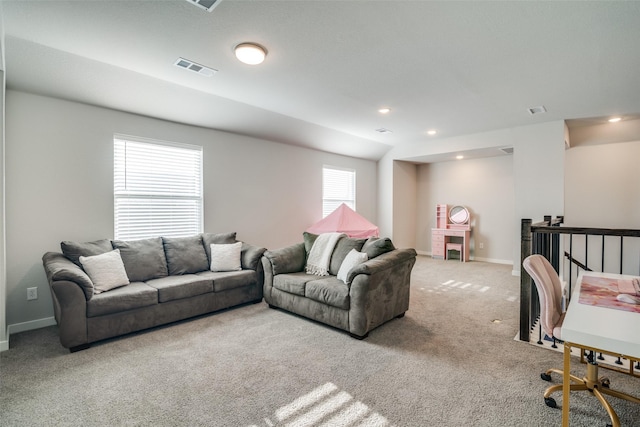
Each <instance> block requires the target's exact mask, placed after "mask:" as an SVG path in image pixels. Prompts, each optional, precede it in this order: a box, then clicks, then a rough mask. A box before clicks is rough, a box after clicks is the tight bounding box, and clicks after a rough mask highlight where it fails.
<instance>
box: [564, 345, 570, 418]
mask: <svg viewBox="0 0 640 427" xmlns="http://www.w3.org/2000/svg"><path fill="white" fill-rule="evenodd" d="M570 373H571V346H570V345H569V344H568V343H567V342H566V341H565V343H564V368H563V370H562V374H563V375H562V427H569V391H570V389H569V385H570V384H571V378H570V377H569V375H570Z"/></svg>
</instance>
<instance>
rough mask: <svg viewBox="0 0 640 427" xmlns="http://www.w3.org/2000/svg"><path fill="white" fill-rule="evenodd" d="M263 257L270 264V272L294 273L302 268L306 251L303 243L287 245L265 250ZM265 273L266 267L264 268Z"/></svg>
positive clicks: (305, 258) (276, 273) (275, 273)
mask: <svg viewBox="0 0 640 427" xmlns="http://www.w3.org/2000/svg"><path fill="white" fill-rule="evenodd" d="M264 257H265V258H266V259H267V260H268V261H269V263H270V264H271V274H273V275H274V276H276V275H278V274H283V273H296V272H299V271H303V270H304V266H305V264H306V262H307V253H306V251H305V249H304V243H297V244H295V245H291V246H287V247H285V248H280V249H276V250H273V251H266V252H265V253H264ZM265 274H266V269H265Z"/></svg>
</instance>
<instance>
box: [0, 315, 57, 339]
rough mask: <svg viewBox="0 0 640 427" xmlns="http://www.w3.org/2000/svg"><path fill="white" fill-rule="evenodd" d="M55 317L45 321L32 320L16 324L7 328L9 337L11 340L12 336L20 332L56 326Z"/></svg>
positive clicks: (46, 318)
mask: <svg viewBox="0 0 640 427" xmlns="http://www.w3.org/2000/svg"><path fill="white" fill-rule="evenodd" d="M56 324H57V323H56V319H55V317H45V318H44V319H38V320H30V321H28V322H22V323H14V324H13V325H9V327H8V328H7V336H8V338H11V334H17V333H19V332H26V331H32V330H34V329H40V328H46V327H47V326H53V325H56Z"/></svg>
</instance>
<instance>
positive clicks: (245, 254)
mask: <svg viewBox="0 0 640 427" xmlns="http://www.w3.org/2000/svg"><path fill="white" fill-rule="evenodd" d="M265 251H266V249H265V248H259V247H257V246H253V245H250V244H248V243H246V242H242V252H241V254H240V261H241V264H242V269H243V270H257V269H258V266H259V263H260V258H262V255H263V254H264V252H265Z"/></svg>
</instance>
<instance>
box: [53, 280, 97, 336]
mask: <svg viewBox="0 0 640 427" xmlns="http://www.w3.org/2000/svg"><path fill="white" fill-rule="evenodd" d="M51 296H52V298H53V305H54V310H55V315H56V321H57V322H58V329H59V334H60V343H61V344H62V345H63V346H64V347H66V348H69V349H72V348H73V347H79V346H82V345H85V344H87V342H88V341H89V338H88V332H87V300H86V299H85V295H84V293H83V292H82V290H81V289H80V287H79V286H78V285H77V283H75V282H71V281H69V280H54V281H53V282H51Z"/></svg>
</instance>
